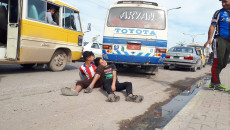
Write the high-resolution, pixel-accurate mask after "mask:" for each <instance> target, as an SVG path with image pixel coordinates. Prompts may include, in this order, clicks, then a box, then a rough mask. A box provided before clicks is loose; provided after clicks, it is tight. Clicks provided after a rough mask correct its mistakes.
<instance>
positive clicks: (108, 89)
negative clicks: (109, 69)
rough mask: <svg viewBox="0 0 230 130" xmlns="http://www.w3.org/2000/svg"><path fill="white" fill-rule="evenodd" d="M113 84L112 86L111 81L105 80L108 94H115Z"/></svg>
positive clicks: (104, 83) (104, 86) (104, 85)
mask: <svg viewBox="0 0 230 130" xmlns="http://www.w3.org/2000/svg"><path fill="white" fill-rule="evenodd" d="M111 84H112V80H111V79H105V80H104V82H103V88H104V90H105V91H106V92H107V93H108V94H113V91H112V88H111Z"/></svg>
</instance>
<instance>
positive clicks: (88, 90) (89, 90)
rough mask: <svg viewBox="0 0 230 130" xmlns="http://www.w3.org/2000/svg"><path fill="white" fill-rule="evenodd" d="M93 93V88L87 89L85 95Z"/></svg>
mask: <svg viewBox="0 0 230 130" xmlns="http://www.w3.org/2000/svg"><path fill="white" fill-rule="evenodd" d="M92 91H93V89H92V88H90V87H87V88H86V89H85V91H84V92H85V93H91V92H92Z"/></svg>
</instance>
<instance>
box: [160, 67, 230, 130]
mask: <svg viewBox="0 0 230 130" xmlns="http://www.w3.org/2000/svg"><path fill="white" fill-rule="evenodd" d="M229 77H230V64H228V66H227V67H226V68H225V69H224V70H222V73H221V81H222V83H223V84H225V85H226V87H227V86H228V87H229V88H230V78H229ZM209 82H210V81H208V82H207V84H206V85H205V86H204V89H202V90H201V91H200V92H199V93H198V94H197V95H196V96H195V97H194V98H193V99H192V100H191V101H190V102H189V103H188V104H187V105H186V106H185V107H184V108H183V109H182V110H181V111H180V112H179V113H178V114H177V115H176V116H175V117H174V118H173V120H171V122H169V124H168V125H167V126H166V127H165V128H164V130H230V93H228V92H221V91H217V90H215V91H213V90H210V89H208V84H209Z"/></svg>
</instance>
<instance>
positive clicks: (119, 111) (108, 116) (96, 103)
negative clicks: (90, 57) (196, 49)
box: [0, 63, 210, 130]
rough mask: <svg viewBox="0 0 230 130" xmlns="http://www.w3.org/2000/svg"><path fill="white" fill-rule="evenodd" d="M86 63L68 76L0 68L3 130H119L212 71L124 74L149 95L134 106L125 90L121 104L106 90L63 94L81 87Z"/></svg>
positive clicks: (0, 122)
mask: <svg viewBox="0 0 230 130" xmlns="http://www.w3.org/2000/svg"><path fill="white" fill-rule="evenodd" d="M81 64H82V63H75V64H73V65H72V66H68V67H67V69H66V70H65V71H62V72H50V71H47V70H43V69H36V70H24V69H22V67H20V66H18V65H17V66H0V89H1V91H0V106H1V108H0V117H1V118H0V129H1V130H53V129H55V130H75V129H81V130H82V129H83V130H84V129H90V130H91V129H99V130H110V129H111V130H114V129H119V122H120V121H122V120H127V119H129V120H131V119H133V118H134V117H136V116H139V115H142V114H144V113H145V112H146V111H153V110H152V109H150V107H151V106H153V108H154V104H156V103H158V104H159V103H161V102H164V101H166V100H169V99H171V98H172V97H173V96H175V95H176V94H178V93H179V92H180V91H182V90H183V89H185V88H186V87H189V86H191V84H193V83H194V80H196V79H197V78H199V77H202V76H204V75H205V74H206V73H209V70H210V67H209V66H207V67H206V68H204V69H202V70H198V71H197V72H190V71H188V70H186V69H184V70H183V69H182V70H175V69H170V70H163V69H160V70H159V73H158V74H157V75H156V76H149V75H144V74H139V73H136V72H133V71H132V70H126V71H121V72H119V75H118V78H119V80H120V81H121V82H124V81H131V82H132V83H133V91H134V94H140V95H143V96H144V97H145V99H144V101H143V102H142V103H140V104H138V103H130V102H126V101H125V92H117V95H119V96H120V97H121V100H120V101H119V102H117V103H109V102H106V100H107V94H106V93H105V92H104V91H103V90H101V89H95V90H94V91H93V92H92V93H91V94H84V93H80V95H79V96H77V97H68V96H63V95H61V94H60V89H61V88H63V87H74V86H75V81H76V80H79V76H78V73H79V70H78V69H77V68H78V67H79V65H81ZM143 116H144V117H148V116H151V115H149V114H148V113H147V114H144V115H143Z"/></svg>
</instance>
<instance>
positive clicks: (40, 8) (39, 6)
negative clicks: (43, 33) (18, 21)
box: [28, 0, 46, 21]
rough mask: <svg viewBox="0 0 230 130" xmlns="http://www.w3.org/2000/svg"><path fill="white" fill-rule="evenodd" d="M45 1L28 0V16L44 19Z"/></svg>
mask: <svg viewBox="0 0 230 130" xmlns="http://www.w3.org/2000/svg"><path fill="white" fill-rule="evenodd" d="M45 12H46V3H45V2H44V1H41V0H28V17H29V18H31V19H34V20H40V21H45Z"/></svg>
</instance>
